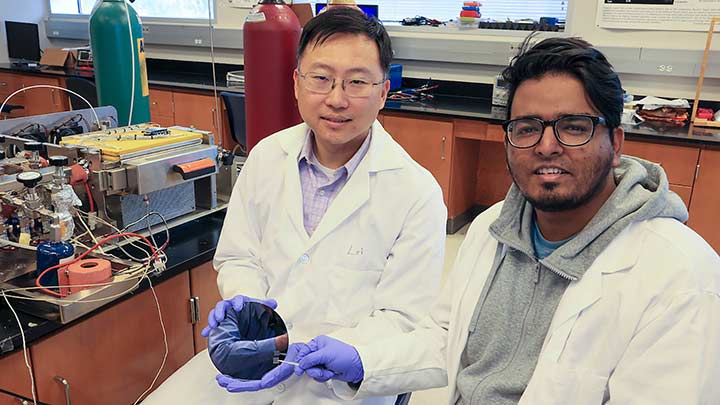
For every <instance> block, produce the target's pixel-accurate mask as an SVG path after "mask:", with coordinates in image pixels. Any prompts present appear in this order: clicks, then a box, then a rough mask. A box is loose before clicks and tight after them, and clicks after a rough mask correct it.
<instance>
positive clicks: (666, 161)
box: [622, 141, 700, 187]
mask: <svg viewBox="0 0 720 405" xmlns="http://www.w3.org/2000/svg"><path fill="white" fill-rule="evenodd" d="M622 153H623V154H625V155H631V156H636V157H639V158H642V159H646V160H649V161H651V162H655V163H657V164H659V165H660V166H662V167H663V169H665V173H666V174H667V176H668V182H670V183H671V184H679V185H681V186H689V187H692V185H693V180H694V178H695V166H696V165H697V160H698V155H699V154H700V149H699V148H696V147H692V146H680V145H665V144H660V143H650V142H638V141H625V143H624V144H623V150H622Z"/></svg>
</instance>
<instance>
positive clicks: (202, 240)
mask: <svg viewBox="0 0 720 405" xmlns="http://www.w3.org/2000/svg"><path fill="white" fill-rule="evenodd" d="M224 218H225V211H224V210H223V211H218V212H215V213H212V214H210V215H207V216H204V217H202V218H199V219H195V220H192V221H190V222H187V223H185V224H182V225H180V226H176V227H174V228H172V229H170V241H171V243H170V244H169V245H168V247H167V249H166V250H165V252H166V253H167V257H168V262H167V264H166V266H167V269H166V270H165V271H164V272H163V273H162V274H160V275H158V276H151V278H152V282H153V284H156V283H159V282H162V281H164V280H166V279H169V278H171V277H173V276H175V275H177V274H180V273H182V272H184V271H187V270H190V269H192V268H193V267H196V266H199V265H200V264H202V263H205V262H207V261H210V260H211V259H212V257H213V255H214V254H215V247H216V246H217V242H218V239H219V238H220V229H221V228H222V224H223V219H224ZM156 240H157V242H158V243H159V244H162V243H163V241H164V231H163V232H160V233H159V234H157V235H156ZM147 288H148V283H147V281H144V282H142V283H141V284H140V286H139V287H138V288H137V289H136V290H135V291H133V292H131V293H128V294H127V295H125V296H124V297H122V298H119V299H117V300H115V301H113V302H110V303H108V304H107V305H105V306H103V307H100V308H98V309H96V310H95V311H93V312H91V313H89V314H87V315H85V316H83V317H82V318H79V319H77V320H75V321H73V322H71V323H68V324H65V325H62V324H60V323H57V322H53V321H48V320H46V319H42V318H38V317H35V316H32V315H28V314H25V313H22V312H19V311H17V314H18V317H19V318H20V323H21V324H22V329H23V332H24V333H25V340H26V343H27V344H30V343H31V342H33V341H35V340H38V339H40V338H42V337H44V336H46V335H48V334H50V333H52V332H54V331H57V330H60V329H62V328H65V327H68V326H70V325H73V324H74V323H76V322H82V320H83V319H86V318H87V317H90V316H92V315H93V314H94V313H96V312H99V311H103V310H104V309H106V308H108V307H110V306H112V305H115V304H117V303H119V302H122V301H123V300H125V299H127V298H129V297H132V296H133V295H135V294H138V293H140V292H142V291H144V290H146V289H147ZM20 349H22V337H21V334H20V328H19V326H18V323H17V321H16V320H15V317H14V316H13V314H12V312H11V310H10V308H9V307H8V306H7V303H6V302H5V300H4V299H2V298H1V297H0V356H3V355H5V354H8V353H10V352H13V351H15V350H20Z"/></svg>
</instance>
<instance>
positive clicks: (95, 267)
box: [60, 259, 112, 295]
mask: <svg viewBox="0 0 720 405" xmlns="http://www.w3.org/2000/svg"><path fill="white" fill-rule="evenodd" d="M65 272H66V273H65V274H66V276H67V278H66V279H65V280H66V283H63V282H61V283H60V284H61V285H66V286H69V287H63V288H61V292H60V293H61V294H63V295H66V294H75V293H76V292H78V291H82V290H86V289H88V288H93V287H90V286H82V285H84V284H99V283H105V282H107V281H109V280H110V279H111V278H112V268H111V266H110V262H109V261H107V260H105V259H83V260H80V261H78V262H75V263H73V264H71V265H69V266H67V269H65ZM63 278H64V277H63ZM65 280H63V281H65ZM80 286H82V287H80ZM63 290H64V291H63Z"/></svg>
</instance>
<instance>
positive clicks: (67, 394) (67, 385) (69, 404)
mask: <svg viewBox="0 0 720 405" xmlns="http://www.w3.org/2000/svg"><path fill="white" fill-rule="evenodd" d="M55 381H57V382H59V383H60V384H62V386H63V389H64V390H65V404H66V405H72V401H71V400H70V383H69V382H68V380H66V379H64V378H63V377H60V376H59V375H58V376H55Z"/></svg>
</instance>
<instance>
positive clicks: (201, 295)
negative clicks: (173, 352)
mask: <svg viewBox="0 0 720 405" xmlns="http://www.w3.org/2000/svg"><path fill="white" fill-rule="evenodd" d="M190 294H191V295H192V296H193V297H194V298H195V299H196V300H198V304H199V305H198V307H199V317H200V320H199V321H198V322H197V323H196V324H195V325H193V333H194V335H195V353H198V352H201V351H203V350H205V349H206V348H207V339H206V338H204V337H203V336H202V335H200V332H201V331H202V330H203V328H205V326H206V325H207V315H208V314H209V313H210V310H211V309H212V308H214V307H215V304H217V302H218V301H220V300H221V299H222V298H221V297H220V291H219V290H218V286H217V272H216V271H215V269H214V268H213V265H212V262H211V261H210V262H207V263H205V264H202V265H200V266H198V267H195V268H194V269H192V270H190Z"/></svg>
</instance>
